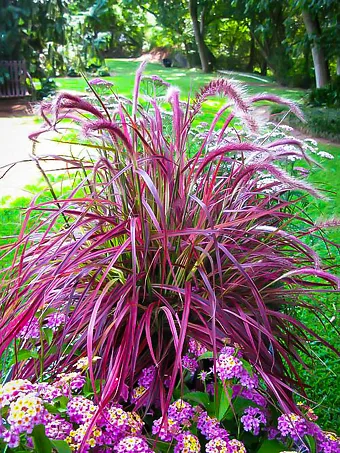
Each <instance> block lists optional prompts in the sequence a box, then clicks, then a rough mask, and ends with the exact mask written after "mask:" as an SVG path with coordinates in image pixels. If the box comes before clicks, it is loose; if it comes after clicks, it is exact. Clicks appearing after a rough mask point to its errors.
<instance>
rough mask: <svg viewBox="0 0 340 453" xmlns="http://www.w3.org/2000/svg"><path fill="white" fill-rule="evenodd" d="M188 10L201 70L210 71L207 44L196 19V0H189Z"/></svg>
mask: <svg viewBox="0 0 340 453" xmlns="http://www.w3.org/2000/svg"><path fill="white" fill-rule="evenodd" d="M189 11H190V16H191V21H192V27H193V29H194V35H195V41H196V44H197V48H198V53H199V56H200V60H201V66H202V71H203V72H210V71H211V70H212V68H211V65H210V64H209V55H208V52H207V46H206V44H205V42H204V37H203V33H202V30H201V24H200V22H199V20H198V14H197V0H189Z"/></svg>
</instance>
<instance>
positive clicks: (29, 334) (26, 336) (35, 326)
mask: <svg viewBox="0 0 340 453" xmlns="http://www.w3.org/2000/svg"><path fill="white" fill-rule="evenodd" d="M19 337H20V338H22V339H23V340H31V339H35V340H36V339H38V338H40V323H39V321H38V320H37V318H32V319H31V320H30V321H29V323H28V324H27V325H26V326H24V327H23V328H22V329H21V330H20V332H19Z"/></svg>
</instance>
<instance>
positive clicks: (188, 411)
mask: <svg viewBox="0 0 340 453" xmlns="http://www.w3.org/2000/svg"><path fill="white" fill-rule="evenodd" d="M194 413H195V410H194V408H193V407H192V406H191V404H189V403H187V402H186V401H183V400H181V399H179V400H177V401H175V402H174V403H172V404H171V405H170V406H169V409H168V416H169V417H170V418H172V419H173V420H176V421H177V422H178V423H179V424H184V425H187V424H188V423H190V419H191V418H192V417H193V415H194Z"/></svg>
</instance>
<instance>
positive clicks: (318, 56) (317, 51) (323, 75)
mask: <svg viewBox="0 0 340 453" xmlns="http://www.w3.org/2000/svg"><path fill="white" fill-rule="evenodd" d="M302 18H303V22H304V24H305V27H306V30H307V34H308V36H309V38H310V39H311V41H312V57H313V63H314V71H315V81H316V88H322V87H323V86H325V85H327V83H328V82H329V71H328V67H327V61H326V58H325V54H324V52H323V49H322V47H321V45H320V44H319V42H318V40H319V38H320V35H321V33H320V26H319V23H318V20H317V18H315V17H313V16H312V14H311V13H310V12H309V11H308V10H306V9H304V10H303V11H302Z"/></svg>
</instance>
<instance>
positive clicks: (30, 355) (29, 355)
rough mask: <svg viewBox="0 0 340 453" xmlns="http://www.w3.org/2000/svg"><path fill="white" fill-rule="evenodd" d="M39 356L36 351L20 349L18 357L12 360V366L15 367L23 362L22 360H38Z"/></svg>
mask: <svg viewBox="0 0 340 453" xmlns="http://www.w3.org/2000/svg"><path fill="white" fill-rule="evenodd" d="M38 358H39V354H38V352H37V351H35V350H34V349H20V351H18V353H17V355H16V356H14V357H13V358H12V361H11V364H12V365H13V364H14V363H16V362H21V361H22V360H27V359H38Z"/></svg>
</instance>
